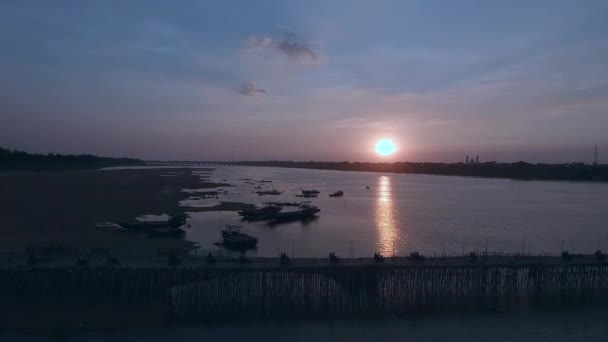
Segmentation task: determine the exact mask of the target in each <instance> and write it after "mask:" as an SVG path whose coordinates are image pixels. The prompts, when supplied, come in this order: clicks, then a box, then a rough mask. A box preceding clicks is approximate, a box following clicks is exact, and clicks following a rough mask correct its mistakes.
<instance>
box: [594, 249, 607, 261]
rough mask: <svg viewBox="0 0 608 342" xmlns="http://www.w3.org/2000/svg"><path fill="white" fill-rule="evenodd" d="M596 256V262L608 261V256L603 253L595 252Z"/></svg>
mask: <svg viewBox="0 0 608 342" xmlns="http://www.w3.org/2000/svg"><path fill="white" fill-rule="evenodd" d="M594 255H595V260H597V261H604V259H606V255H605V254H604V253H602V251H595V253H594Z"/></svg>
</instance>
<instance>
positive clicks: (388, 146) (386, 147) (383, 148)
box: [376, 139, 397, 156]
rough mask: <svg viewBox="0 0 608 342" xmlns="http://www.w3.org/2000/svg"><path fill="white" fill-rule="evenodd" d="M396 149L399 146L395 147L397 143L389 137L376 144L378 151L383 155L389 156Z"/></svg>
mask: <svg viewBox="0 0 608 342" xmlns="http://www.w3.org/2000/svg"><path fill="white" fill-rule="evenodd" d="M396 150H397V148H396V147H395V144H393V142H392V141H390V140H387V139H382V140H380V141H378V143H377V144H376V153H378V154H380V155H382V156H388V155H390V154H392V153H393V152H395V151H396Z"/></svg>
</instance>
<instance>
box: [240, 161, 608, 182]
mask: <svg viewBox="0 0 608 342" xmlns="http://www.w3.org/2000/svg"><path fill="white" fill-rule="evenodd" d="M230 164H237V165H243V166H268V167H287V168H302V169H322V170H340V171H369V172H393V173H417V174H432V175H454V176H470V177H495V178H513V179H528V180H534V179H545V180H568V181H608V164H598V165H589V164H584V163H562V164H542V163H539V164H532V163H527V162H524V161H519V162H516V163H498V162H486V163H462V162H461V163H435V162H421V163H415V162H396V163H368V162H347V161H343V162H315V161H278V160H272V161H242V162H235V163H230Z"/></svg>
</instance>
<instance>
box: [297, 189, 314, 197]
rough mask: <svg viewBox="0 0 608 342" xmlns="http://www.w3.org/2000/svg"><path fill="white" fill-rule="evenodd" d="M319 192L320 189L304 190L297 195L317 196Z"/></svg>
mask: <svg viewBox="0 0 608 342" xmlns="http://www.w3.org/2000/svg"><path fill="white" fill-rule="evenodd" d="M318 194H319V190H302V193H301V194H299V195H296V197H304V198H315V197H317V195H318Z"/></svg>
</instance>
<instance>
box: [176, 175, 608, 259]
mask: <svg viewBox="0 0 608 342" xmlns="http://www.w3.org/2000/svg"><path fill="white" fill-rule="evenodd" d="M210 179H211V180H212V181H214V182H224V183H229V184H231V185H234V186H232V187H225V188H222V189H220V190H221V191H226V193H221V194H220V195H218V198H217V199H216V198H210V199H199V200H187V201H185V202H184V204H187V205H194V206H213V205H215V204H217V203H219V202H220V201H232V202H244V203H255V204H261V203H263V202H294V201H301V200H310V201H311V202H312V203H313V204H314V205H316V206H318V207H319V208H320V209H321V212H320V213H319V215H318V219H316V220H313V221H310V222H294V223H289V224H281V225H277V226H268V225H267V224H265V223H263V222H255V223H248V222H241V221H240V220H239V219H240V218H239V216H238V215H237V213H235V212H228V211H226V212H199V213H191V218H190V220H189V223H190V224H191V228H190V229H189V230H188V233H187V237H186V238H187V239H190V240H193V241H196V242H198V243H199V244H200V245H201V249H202V250H212V249H217V248H218V247H215V245H214V244H213V243H214V242H216V241H218V240H219V231H220V229H221V228H222V227H223V226H224V225H225V224H237V225H241V226H242V230H243V231H244V232H246V233H248V234H250V235H253V236H256V237H257V238H259V243H258V248H257V250H254V251H250V252H249V253H250V254H251V255H253V256H277V255H278V254H279V253H280V252H286V253H288V255H290V256H291V255H292V254H293V255H294V256H295V257H298V256H300V257H327V255H328V253H330V252H335V253H337V254H338V255H339V256H343V257H349V256H355V257H357V256H370V255H372V254H373V253H374V252H376V251H377V252H380V253H382V254H384V255H393V254H395V255H408V254H409V253H410V252H411V251H420V252H422V253H424V254H427V255H432V254H436V255H439V254H448V255H454V254H462V252H463V251H464V252H466V253H468V252H470V251H476V252H478V253H483V252H484V251H485V250H486V249H487V250H488V251H490V252H499V251H502V252H522V251H523V252H525V253H532V254H538V253H552V254H557V253H559V252H560V251H561V250H562V249H566V250H569V251H570V252H571V253H572V252H575V253H576V252H581V253H593V252H595V251H596V250H597V249H598V248H599V249H602V250H605V249H606V247H608V210H606V203H608V184H605V183H585V182H556V181H520V180H510V179H495V178H471V177H458V176H435V175H418V174H390V173H372V172H349V171H327V170H308V169H306V170H305V169H284V168H264V167H218V168H217V169H216V170H215V171H214V172H213V173H212V175H211V178H210ZM247 179H250V181H249V180H247ZM262 180H264V181H272V182H260V181H262ZM250 183H253V184H250ZM256 187H261V189H256ZM367 187H369V189H368V188H367ZM270 189H276V190H280V191H283V194H281V195H279V196H272V195H265V196H258V195H257V194H255V193H254V191H258V190H270ZM301 189H317V190H319V191H320V192H321V193H320V194H319V196H318V197H317V198H311V199H303V198H298V197H295V195H296V194H298V193H300V192H301ZM337 190H343V191H344V193H345V195H344V197H329V196H328V194H329V193H331V192H335V191H337Z"/></svg>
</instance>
